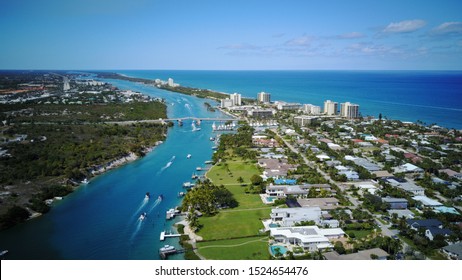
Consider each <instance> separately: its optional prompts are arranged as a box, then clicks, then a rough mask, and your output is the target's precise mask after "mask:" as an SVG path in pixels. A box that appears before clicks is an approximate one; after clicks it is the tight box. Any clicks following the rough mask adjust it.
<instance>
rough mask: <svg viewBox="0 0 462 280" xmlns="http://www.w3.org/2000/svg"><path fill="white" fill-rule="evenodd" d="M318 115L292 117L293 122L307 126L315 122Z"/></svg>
mask: <svg viewBox="0 0 462 280" xmlns="http://www.w3.org/2000/svg"><path fill="white" fill-rule="evenodd" d="M317 120H318V117H314V116H296V117H294V123H295V124H296V125H298V126H300V127H304V126H309V125H311V124H313V123H315V122H316V121H317Z"/></svg>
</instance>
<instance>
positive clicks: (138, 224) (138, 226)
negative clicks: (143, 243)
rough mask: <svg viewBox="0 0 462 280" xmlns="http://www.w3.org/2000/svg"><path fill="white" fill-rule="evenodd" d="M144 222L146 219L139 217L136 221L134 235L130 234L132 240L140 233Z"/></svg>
mask: <svg viewBox="0 0 462 280" xmlns="http://www.w3.org/2000/svg"><path fill="white" fill-rule="evenodd" d="M143 222H144V221H143V220H141V219H138V220H137V221H136V228H135V230H134V231H133V233H132V236H130V241H133V239H134V238H135V237H136V236H137V235H138V233H139V232H140V230H141V227H142V226H143Z"/></svg>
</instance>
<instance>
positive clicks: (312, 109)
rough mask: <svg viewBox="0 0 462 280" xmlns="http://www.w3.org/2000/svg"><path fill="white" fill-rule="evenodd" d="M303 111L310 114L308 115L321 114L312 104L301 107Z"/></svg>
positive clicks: (319, 109) (318, 108) (317, 107)
mask: <svg viewBox="0 0 462 280" xmlns="http://www.w3.org/2000/svg"><path fill="white" fill-rule="evenodd" d="M303 111H304V112H305V113H306V114H310V115H320V114H321V107H320V106H316V105H313V104H304V105H303Z"/></svg>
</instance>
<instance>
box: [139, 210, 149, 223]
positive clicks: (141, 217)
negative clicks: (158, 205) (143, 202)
mask: <svg viewBox="0 0 462 280" xmlns="http://www.w3.org/2000/svg"><path fill="white" fill-rule="evenodd" d="M147 216H148V214H146V212H143V213H142V214H141V215H140V221H143V220H144V219H146V217H147Z"/></svg>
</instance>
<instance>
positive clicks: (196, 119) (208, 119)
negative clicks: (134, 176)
mask: <svg viewBox="0 0 462 280" xmlns="http://www.w3.org/2000/svg"><path fill="white" fill-rule="evenodd" d="M186 120H192V121H194V122H197V121H199V122H203V121H217V122H227V121H239V120H240V119H233V118H198V117H182V118H171V119H157V120H138V121H114V122H105V123H107V124H118V125H131V124H136V123H166V122H183V121H186Z"/></svg>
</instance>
